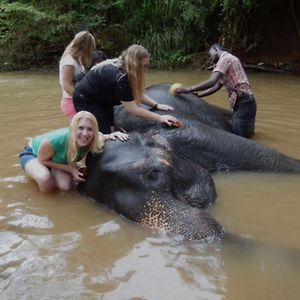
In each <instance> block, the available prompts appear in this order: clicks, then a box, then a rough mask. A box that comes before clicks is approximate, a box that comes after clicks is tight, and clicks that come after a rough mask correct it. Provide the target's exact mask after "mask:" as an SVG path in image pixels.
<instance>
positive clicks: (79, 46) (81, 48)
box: [62, 31, 96, 67]
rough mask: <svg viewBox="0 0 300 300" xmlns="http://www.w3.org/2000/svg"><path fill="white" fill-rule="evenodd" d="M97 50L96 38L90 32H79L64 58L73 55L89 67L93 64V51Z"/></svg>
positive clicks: (65, 52) (67, 48) (66, 50)
mask: <svg viewBox="0 0 300 300" xmlns="http://www.w3.org/2000/svg"><path fill="white" fill-rule="evenodd" d="M95 49H96V42H95V38H94V36H93V35H92V34H91V33H89V32H88V31H80V32H78V33H77V34H76V35H75V37H74V38H73V40H72V41H71V42H70V44H69V45H68V46H67V47H66V49H65V51H64V53H63V55H62V57H64V56H66V55H68V54H69V55H71V56H72V57H73V58H74V59H75V60H78V62H79V63H82V64H83V65H84V66H86V67H88V66H89V65H90V64H91V59H92V54H93V51H94V50H95Z"/></svg>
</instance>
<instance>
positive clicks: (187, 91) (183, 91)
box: [175, 88, 191, 95]
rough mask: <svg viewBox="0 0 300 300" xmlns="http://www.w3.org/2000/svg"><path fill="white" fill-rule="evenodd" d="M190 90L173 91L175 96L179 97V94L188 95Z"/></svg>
mask: <svg viewBox="0 0 300 300" xmlns="http://www.w3.org/2000/svg"><path fill="white" fill-rule="evenodd" d="M190 92H191V91H190V89H188V88H179V89H176V90H175V94H177V95H179V94H188V93H190Z"/></svg>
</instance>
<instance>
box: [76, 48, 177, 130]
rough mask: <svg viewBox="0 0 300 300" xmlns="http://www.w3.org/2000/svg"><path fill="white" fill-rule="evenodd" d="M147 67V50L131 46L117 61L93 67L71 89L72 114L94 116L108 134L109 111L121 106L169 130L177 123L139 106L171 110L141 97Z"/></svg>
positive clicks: (148, 61) (100, 127)
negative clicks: (162, 124) (73, 111)
mask: <svg viewBox="0 0 300 300" xmlns="http://www.w3.org/2000/svg"><path fill="white" fill-rule="evenodd" d="M149 63H150V53H149V52H148V51H147V49H145V48H144V47H143V46H140V45H132V46H130V47H129V48H128V49H127V50H125V51H124V52H123V53H122V54H121V56H120V57H119V58H115V59H107V60H105V61H104V62H102V63H100V64H97V65H96V66H94V67H93V68H92V69H91V70H90V71H89V72H88V73H87V74H86V76H85V77H84V78H83V79H82V80H81V81H80V82H79V83H78V84H77V85H76V87H75V91H74V95H73V100H74V105H75V109H76V111H80V110H87V111H89V112H91V113H92V114H94V116H95V117H96V119H97V121H98V125H99V129H100V130H101V132H103V133H110V132H111V130H112V127H113V125H114V114H113V107H114V106H115V105H119V104H123V105H124V107H125V109H126V110H127V111H128V112H129V113H130V114H132V115H134V116H136V117H140V118H143V119H146V120H149V121H158V122H161V123H166V124H167V125H169V126H172V125H173V123H177V122H178V120H177V119H176V118H175V117H173V116H170V115H159V114H156V113H154V112H152V111H149V110H147V109H144V108H142V107H140V106H139V105H140V103H143V104H146V105H148V106H150V107H153V108H155V109H157V110H162V111H172V110H173V107H171V106H169V105H164V104H158V103H157V102H156V101H154V100H153V99H151V98H150V97H149V96H147V95H146V94H144V89H145V69H146V68H147V66H149Z"/></svg>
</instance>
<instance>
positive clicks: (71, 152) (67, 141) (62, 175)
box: [19, 111, 104, 192]
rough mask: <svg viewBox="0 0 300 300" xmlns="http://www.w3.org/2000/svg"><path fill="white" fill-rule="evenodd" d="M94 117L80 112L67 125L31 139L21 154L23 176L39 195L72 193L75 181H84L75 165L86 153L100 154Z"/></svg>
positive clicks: (99, 140) (101, 143) (100, 143)
mask: <svg viewBox="0 0 300 300" xmlns="http://www.w3.org/2000/svg"><path fill="white" fill-rule="evenodd" d="M98 136H99V135H98V124H97V121H96V119H95V117H94V116H93V115H92V114H91V113H89V112H87V111H80V112H78V113H77V114H75V115H74V117H73V118H72V120H71V123H70V126H69V127H66V128H61V129H57V130H54V131H51V132H48V133H45V134H42V135H39V136H36V137H34V138H33V139H32V140H31V141H30V142H29V143H28V144H27V145H26V146H25V148H24V150H23V152H22V153H20V155H19V157H20V163H21V166H22V168H23V169H24V170H25V173H26V174H27V175H28V176H29V177H31V178H32V179H33V180H35V181H36V183H37V184H38V187H39V189H40V191H41V192H51V191H53V190H54V189H56V188H58V189H60V190H71V189H72V188H73V187H74V181H75V182H82V181H85V179H84V175H85V174H83V172H82V171H80V169H78V167H77V165H76V163H77V162H78V161H80V160H81V159H82V158H83V157H84V156H85V155H86V154H87V153H88V152H91V153H92V154H96V153H100V152H101V151H102V149H103V144H104V139H103V140H102V139H101V138H99V137H98Z"/></svg>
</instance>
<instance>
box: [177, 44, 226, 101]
mask: <svg viewBox="0 0 300 300" xmlns="http://www.w3.org/2000/svg"><path fill="white" fill-rule="evenodd" d="M223 52H224V50H221V49H219V48H217V47H214V46H212V47H211V48H210V50H209V52H208V54H209V57H210V60H211V61H212V62H213V63H217V62H218V60H219V58H220V56H221V55H222V53H223ZM222 77H223V74H222V73H221V72H218V71H216V72H212V73H211V76H210V78H209V79H207V80H205V81H202V82H200V83H199V84H196V85H194V86H191V87H190V88H179V89H176V91H175V92H176V94H181V93H182V94H187V93H193V92H197V91H202V92H200V93H197V95H198V96H199V97H204V96H208V95H211V94H213V93H215V92H217V91H218V90H219V89H220V88H221V87H222V86H223V85H222V83H221V82H220V79H221V78H222Z"/></svg>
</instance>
